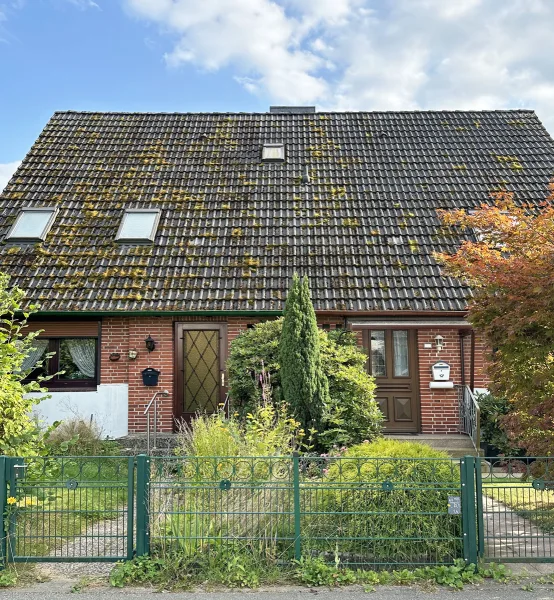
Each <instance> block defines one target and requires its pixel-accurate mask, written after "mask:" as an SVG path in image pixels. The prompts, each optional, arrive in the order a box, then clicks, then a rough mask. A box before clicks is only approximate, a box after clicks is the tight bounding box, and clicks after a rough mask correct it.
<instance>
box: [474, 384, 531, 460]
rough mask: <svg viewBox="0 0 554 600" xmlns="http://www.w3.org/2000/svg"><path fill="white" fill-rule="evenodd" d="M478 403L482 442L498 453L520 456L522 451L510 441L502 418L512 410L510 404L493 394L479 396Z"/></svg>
mask: <svg viewBox="0 0 554 600" xmlns="http://www.w3.org/2000/svg"><path fill="white" fill-rule="evenodd" d="M477 402H478V403H479V407H480V409H481V440H482V441H483V442H485V443H486V444H487V445H488V446H492V447H493V449H495V452H496V453H500V454H505V455H506V456H519V455H520V454H521V450H520V449H519V448H518V447H517V446H516V445H515V444H514V443H513V442H512V441H511V440H510V438H509V437H508V435H507V434H506V432H505V430H504V429H503V427H502V418H503V417H505V416H506V415H508V414H509V413H510V412H511V409H512V407H511V405H510V402H509V401H508V400H507V399H506V398H498V397H497V396H493V395H492V394H478V395H477ZM489 453H490V452H489Z"/></svg>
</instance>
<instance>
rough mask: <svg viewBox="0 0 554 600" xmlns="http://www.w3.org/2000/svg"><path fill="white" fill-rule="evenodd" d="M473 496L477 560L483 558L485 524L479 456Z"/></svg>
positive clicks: (481, 467)
mask: <svg viewBox="0 0 554 600" xmlns="http://www.w3.org/2000/svg"><path fill="white" fill-rule="evenodd" d="M475 494H476V496H475V499H476V506H477V541H478V546H477V553H478V556H479V558H484V556H485V522H484V518H483V466H482V464H481V458H480V457H479V456H478V457H477V458H476V459H475Z"/></svg>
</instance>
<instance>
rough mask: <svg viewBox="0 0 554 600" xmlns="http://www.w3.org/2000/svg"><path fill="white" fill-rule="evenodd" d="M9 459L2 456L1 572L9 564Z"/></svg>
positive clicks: (0, 498)
mask: <svg viewBox="0 0 554 600" xmlns="http://www.w3.org/2000/svg"><path fill="white" fill-rule="evenodd" d="M7 461H8V459H7V458H6V457H5V456H0V571H1V570H2V569H3V568H4V567H5V566H6V563H7V548H8V544H7V535H8V533H7V531H6V530H5V529H6V527H5V520H4V517H5V515H6V508H7V507H8V472H7V468H6V463H7Z"/></svg>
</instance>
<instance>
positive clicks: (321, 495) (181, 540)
mask: <svg viewBox="0 0 554 600" xmlns="http://www.w3.org/2000/svg"><path fill="white" fill-rule="evenodd" d="M553 475H554V459H553V458H526V459H506V458H498V459H483V458H477V459H476V458H473V457H464V458H462V459H444V460H440V459H425V458H414V459H405V458H402V459H394V458H365V457H360V458H351V457H349V458H341V457H331V456H320V457H304V456H291V457H272V458H268V457H208V458H206V457H203V458H193V457H149V456H138V457H105V456H102V457H57V458H56V457H48V458H26V459H14V458H7V457H0V514H1V515H2V517H3V519H2V521H3V523H2V528H1V530H0V531H1V533H0V564H3V563H4V562H5V561H6V560H9V561H116V560H121V559H129V558H131V557H132V556H134V555H146V554H149V553H164V552H179V553H184V554H187V555H190V556H199V557H205V556H210V555H212V554H213V553H225V555H228V556H234V555H236V554H237V553H240V552H246V553H250V554H252V555H253V556H256V557H263V558H267V559H269V560H272V561H275V562H276V563H280V564H285V563H286V564H290V561H291V560H292V559H298V558H300V557H309V556H322V557H324V558H325V559H326V560H328V561H329V562H334V561H336V560H340V561H341V563H342V564H344V565H350V566H354V567H360V568H369V567H377V566H387V565H406V566H408V565H421V564H448V563H452V562H453V561H454V560H455V559H457V558H464V559H465V560H466V562H476V561H477V559H478V556H480V557H482V558H484V559H485V560H489V561H502V562H510V561H522V560H523V561H540V562H554V476H553Z"/></svg>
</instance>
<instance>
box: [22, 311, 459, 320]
mask: <svg viewBox="0 0 554 600" xmlns="http://www.w3.org/2000/svg"><path fill="white" fill-rule="evenodd" d="M283 312H284V311H283V310H180V311H179V310H178V311H175V310H173V311H169V310H167V311H164V310H144V311H141V310H117V311H115V310H107V311H86V310H73V311H55V310H45V311H41V310H39V311H37V312H35V313H33V314H32V316H34V317H35V318H36V317H76V318H81V317H179V316H183V317H185V316H186V317H280V316H282V315H283ZM315 313H316V315H318V316H329V317H337V318H344V319H346V318H352V317H364V318H373V317H377V316H379V317H404V318H414V317H416V318H417V317H428V318H441V317H458V318H464V317H465V316H467V312H466V311H440V310H434V311H410V310H397V311H393V310H366V311H358V310H357V311H348V310H316V311H315Z"/></svg>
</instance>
